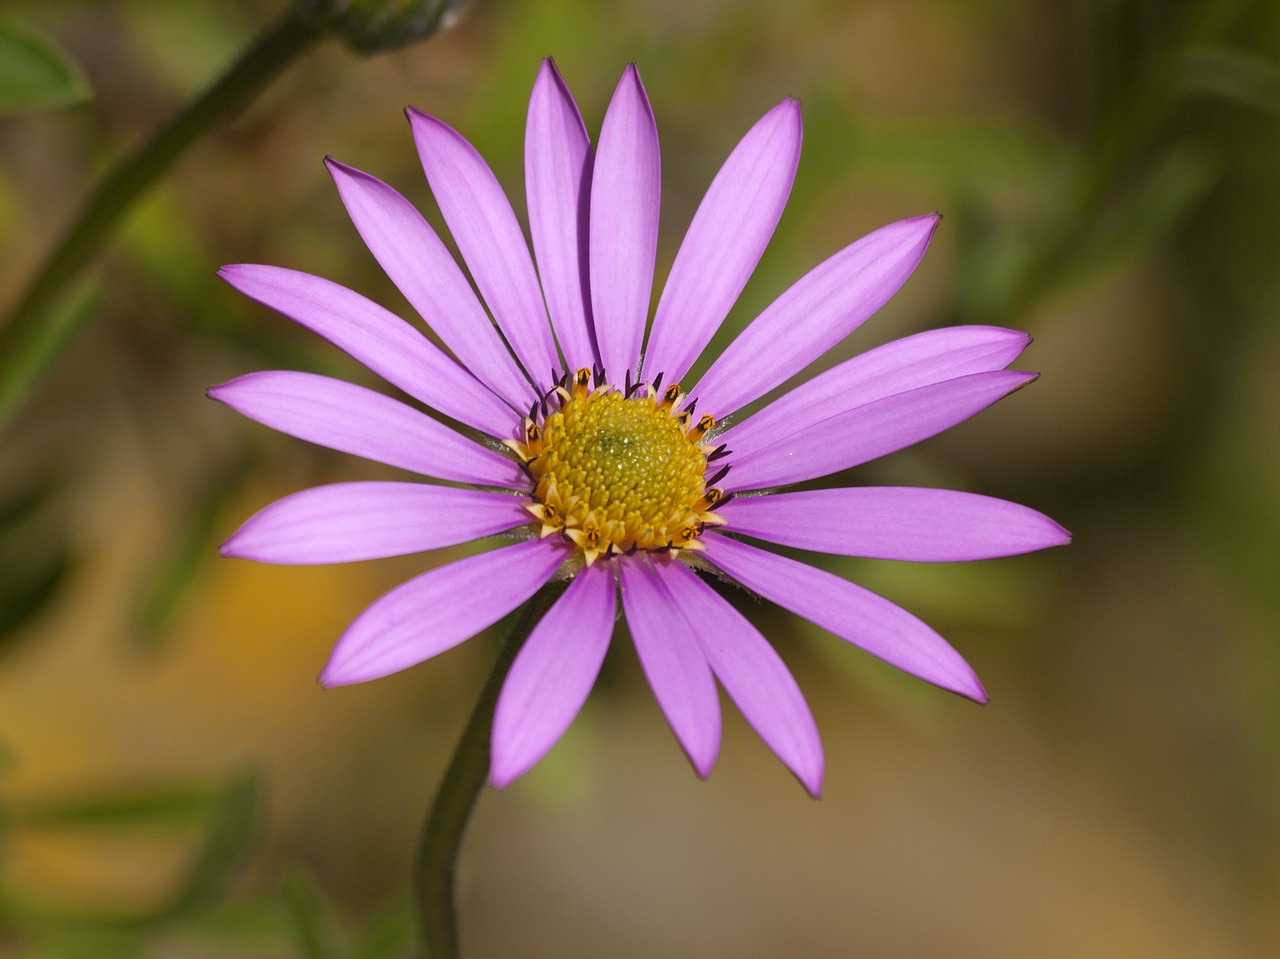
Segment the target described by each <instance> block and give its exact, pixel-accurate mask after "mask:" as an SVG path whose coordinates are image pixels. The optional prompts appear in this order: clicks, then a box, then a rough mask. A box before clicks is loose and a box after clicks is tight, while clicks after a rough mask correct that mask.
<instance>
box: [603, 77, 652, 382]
mask: <svg viewBox="0 0 1280 959" xmlns="http://www.w3.org/2000/svg"><path fill="white" fill-rule="evenodd" d="M661 167H662V164H661V158H660V156H659V154H658V128H657V126H656V125H655V124H654V122H653V111H652V110H651V109H650V108H649V98H648V97H647V96H645V92H644V87H643V85H641V83H640V72H639V71H638V70H637V69H636V68H635V66H634V65H632V66H629V67H627V69H626V72H625V73H623V75H622V80H621V81H619V83H618V88H617V90H615V91H614V94H613V99H612V100H611V101H610V103H609V109H608V110H607V111H606V112H605V116H604V124H603V126H602V127H601V130H600V146H599V149H598V151H597V153H596V161H595V167H594V168H593V171H592V174H591V237H590V248H591V262H590V266H591V312H592V315H593V317H594V322H595V333H596V344H597V346H599V348H600V360H601V362H602V363H603V364H604V368H605V372H606V373H607V375H608V377H609V379H610V381H611V382H614V383H621V382H623V381H624V380H625V379H626V373H627V371H628V370H630V371H631V373H632V375H634V374H635V371H636V366H637V364H638V362H639V359H640V344H641V343H642V342H643V340H644V326H645V322H646V320H648V318H649V297H650V294H651V293H652V291H653V261H654V259H655V257H656V256H657V251H658V204H659V200H660V197H661V188H662V187H661V180H662V172H661Z"/></svg>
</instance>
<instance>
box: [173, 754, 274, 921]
mask: <svg viewBox="0 0 1280 959" xmlns="http://www.w3.org/2000/svg"><path fill="white" fill-rule="evenodd" d="M257 806H258V783H257V778H256V777H255V776H253V775H252V774H245V775H243V776H239V777H237V778H235V779H233V780H231V782H229V783H227V785H226V786H224V787H223V790H222V793H221V795H220V796H218V797H217V799H216V800H215V810H214V816H213V821H212V822H211V823H210V825H209V831H208V833H207V834H206V836H205V841H204V845H203V847H202V848H201V849H200V851H199V852H198V853H197V854H196V858H195V861H194V862H193V863H192V866H191V870H190V872H188V874H187V879H186V882H185V883H184V884H183V887H182V889H181V890H180V891H179V892H178V894H177V895H176V896H175V897H174V899H173V900H172V902H171V904H170V906H169V907H168V908H167V909H166V910H165V911H164V913H163V917H164V918H176V917H178V916H181V915H186V914H189V913H190V912H192V911H195V910H198V909H200V908H202V907H205V906H208V905H210V904H212V903H214V902H217V901H218V900H220V899H221V897H222V896H223V895H224V894H225V893H226V891H227V887H228V886H229V885H230V882H231V879H232V875H233V874H234V872H235V870H236V869H237V868H238V867H239V866H240V864H241V863H242V862H243V861H244V859H245V857H246V856H247V855H248V853H249V851H250V847H251V846H252V844H253V841H254V840H255V839H256V838H257Z"/></svg>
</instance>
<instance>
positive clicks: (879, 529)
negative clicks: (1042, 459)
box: [718, 486, 1071, 563]
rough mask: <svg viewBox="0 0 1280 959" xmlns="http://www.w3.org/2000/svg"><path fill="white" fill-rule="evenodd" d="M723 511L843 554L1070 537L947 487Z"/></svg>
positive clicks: (942, 552) (1015, 508)
mask: <svg viewBox="0 0 1280 959" xmlns="http://www.w3.org/2000/svg"><path fill="white" fill-rule="evenodd" d="M718 512H719V513H720V514H721V515H722V516H724V518H725V519H726V520H727V521H728V528H729V529H731V530H732V531H733V532H734V533H740V534H743V535H745V536H752V537H755V538H756V539H763V540H767V541H768V542H771V543H778V544H780V545H782V546H794V547H796V548H798V549H811V550H816V551H818V552H821V553H836V554H839V555H842V556H866V557H870V558H873V559H897V560H910V561H914V562H921V563H953V562H964V561H967V560H975V559H993V558H995V557H999V556H1014V555H1017V554H1018V553H1029V552H1032V551H1033V550H1037V549H1046V548H1048V547H1050V546H1062V545H1064V544H1065V543H1068V542H1070V540H1071V534H1070V533H1068V532H1067V531H1066V530H1065V529H1063V528H1062V527H1061V526H1059V525H1058V524H1057V523H1055V522H1054V521H1053V520H1051V519H1049V517H1047V516H1045V515H1044V514H1043V513H1038V512H1036V511H1035V510H1033V509H1030V508H1028V507H1026V506H1022V505H1019V504H1018V503H1010V502H1008V501H1007V500H1002V499H996V498H994V497H991V496H980V495H978V494H976V493H962V492H958V491H956V490H945V489H917V488H913V487H900V486H865V487H855V488H851V489H826V490H805V491H801V492H794V493H776V494H773V495H771V496H749V497H741V496H740V497H738V498H737V499H735V500H733V501H732V502H730V503H726V504H725V505H724V506H723V507H722V508H721V509H720V510H718Z"/></svg>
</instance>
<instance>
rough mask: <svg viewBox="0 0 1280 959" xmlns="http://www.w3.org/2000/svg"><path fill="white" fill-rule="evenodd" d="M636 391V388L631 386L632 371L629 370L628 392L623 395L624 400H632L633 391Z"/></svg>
mask: <svg viewBox="0 0 1280 959" xmlns="http://www.w3.org/2000/svg"><path fill="white" fill-rule="evenodd" d="M634 389H635V387H634V386H632V385H631V371H630V370H627V382H626V390H625V391H624V392H623V394H622V397H623V399H627V400H629V399H631V391H632V390H634Z"/></svg>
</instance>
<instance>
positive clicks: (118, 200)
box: [0, 0, 463, 429]
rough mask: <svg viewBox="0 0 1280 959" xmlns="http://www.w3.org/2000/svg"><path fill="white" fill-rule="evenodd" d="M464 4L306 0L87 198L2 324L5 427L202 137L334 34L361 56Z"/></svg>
mask: <svg viewBox="0 0 1280 959" xmlns="http://www.w3.org/2000/svg"><path fill="white" fill-rule="evenodd" d="M462 2H463V0H300V2H298V3H296V4H294V6H293V7H291V8H290V10H289V11H288V12H287V13H286V14H285V15H284V16H283V17H282V18H281V19H280V20H279V21H278V22H277V23H276V24H275V25H274V26H272V27H270V28H268V29H267V30H266V32H264V33H263V34H262V35H261V36H260V37H259V38H258V39H257V40H255V41H254V42H253V43H252V44H251V45H250V46H249V47H248V48H247V49H246V50H245V51H244V53H243V54H242V55H241V57H240V59H239V60H237V61H236V62H235V63H234V64H233V65H232V67H231V69H229V70H228V71H227V72H226V73H225V74H224V75H223V76H222V77H221V78H220V79H218V80H217V81H216V82H215V83H214V84H213V86H211V87H209V89H208V90H206V91H205V92H204V93H203V94H201V95H200V96H199V97H198V98H197V99H196V100H194V101H193V102H192V103H191V104H190V105H189V106H188V107H187V108H186V109H185V110H183V111H182V112H181V113H179V114H178V115H177V116H176V117H174V119H173V120H172V121H170V123H169V124H168V125H167V126H165V127H163V128H162V129H161V130H160V131H159V132H158V133H157V134H156V135H155V136H154V137H153V138H152V139H151V140H150V141H149V142H147V143H146V144H144V145H143V146H142V148H141V149H139V150H138V151H137V152H136V153H134V154H133V155H132V156H130V157H127V158H126V159H124V160H122V161H120V163H119V164H118V165H117V166H116V167H115V168H114V169H113V170H112V171H111V172H110V173H109V174H108V175H107V177H106V179H105V180H103V181H102V182H101V183H100V184H99V185H98V187H97V189H95V190H94V191H93V193H91V194H90V196H89V198H88V199H87V200H86V201H85V205H84V207H83V209H82V210H81V211H80V215H79V216H78V217H77V218H76V221H75V222H74V223H73V224H72V226H71V228H70V229H69V230H68V231H67V233H66V235H65V236H64V237H63V239H62V242H61V243H60V244H59V245H58V246H57V247H56V248H55V249H54V250H53V252H52V253H50V254H49V257H48V259H46V260H45V262H44V265H43V266H42V267H41V268H40V271H39V272H38V273H37V274H36V276H35V279H34V280H33V281H32V282H31V285H30V286H28V287H27V290H26V292H25V294H24V295H23V296H22V299H21V300H20V301H19V302H18V305H17V306H16V307H15V308H14V310H13V312H12V314H11V315H10V316H9V318H8V320H7V321H6V322H5V323H4V324H3V326H0V429H3V428H4V426H5V425H6V424H7V423H8V422H9V420H10V419H12V417H13V415H14V413H15V412H16V411H17V408H18V406H19V405H20V404H21V403H22V401H23V400H24V399H25V398H26V396H27V395H28V394H29V393H30V391H31V389H32V388H33V387H34V386H35V384H36V383H37V382H38V380H39V379H40V378H41V377H42V376H43V375H44V373H45V372H47V370H48V369H49V368H50V367H52V366H53V364H54V363H55V362H56V361H57V359H58V357H59V356H60V355H61V354H62V352H63V351H64V350H65V349H66V347H67V346H68V345H69V344H70V343H71V341H72V340H73V339H74V338H75V335H76V334H77V333H78V332H79V331H80V329H81V328H82V327H83V326H84V325H85V323H86V322H87V321H88V319H89V317H90V316H92V314H93V312H94V310H93V309H92V308H91V307H86V306H85V305H84V304H85V303H86V302H87V299H88V298H87V296H86V290H85V288H84V287H83V286H82V285H81V284H79V283H77V282H76V280H77V277H78V276H79V274H80V272H81V271H82V270H83V269H84V268H85V267H86V266H87V265H88V264H89V262H90V261H91V260H92V259H93V257H94V256H95V255H96V254H97V252H98V250H99V249H100V248H101V247H102V245H103V243H104V242H105V241H106V240H107V238H108V237H109V236H110V235H111V233H112V231H113V230H114V229H115V228H116V226H117V225H118V224H119V222H120V220H121V218H122V217H123V216H124V215H125V214H126V213H127V212H128V211H129V210H130V208H131V207H132V206H133V204H134V203H135V202H136V201H137V200H138V199H139V197H141V196H142V195H143V194H144V193H145V192H146V191H147V189H148V188H150V187H151V186H152V184H154V183H155V182H156V181H157V180H159V179H160V177H162V176H163V175H164V174H165V173H166V172H167V171H168V170H169V168H170V167H171V166H173V164H174V162H175V161H176V160H177V159H178V158H179V157H180V156H181V155H182V154H183V153H184V152H185V151H186V149H187V148H188V147H189V146H191V144H192V143H193V142H195V140H196V139H198V138H199V137H200V135H201V134H203V133H205V132H206V131H208V130H210V129H212V128H213V127H214V126H216V125H218V124H219V123H221V122H222V121H224V120H226V119H228V118H230V117H231V116H233V115H235V114H236V113H238V112H239V111H240V110H241V109H242V108H243V107H244V106H245V105H246V104H248V103H249V102H250V101H251V100H252V99H253V98H254V97H255V96H256V95H257V94H258V93H259V92H260V91H261V90H262V89H263V88H265V87H266V86H267V84H269V83H270V82H271V81H272V80H273V79H275V77H276V76H277V74H279V73H281V72H282V71H283V70H284V69H285V68H286V67H288V66H289V65H290V64H292V63H293V61H295V60H296V59H297V58H298V57H299V56H300V55H301V54H302V53H304V52H305V51H307V50H308V49H309V48H310V47H311V46H312V45H313V44H315V42H316V41H317V40H320V39H321V38H322V37H324V36H325V35H326V34H327V33H330V32H332V33H334V34H336V35H338V36H341V37H342V38H343V39H344V40H345V41H346V42H347V44H348V45H349V46H351V47H352V48H354V49H356V50H359V51H361V52H373V51H377V50H385V49H390V48H392V47H395V46H399V45H402V44H405V43H410V42H413V41H415V40H419V39H422V38H423V37H426V36H429V35H431V34H432V33H434V32H435V31H436V30H438V29H440V28H442V27H446V26H448V25H449V24H450V23H452V22H453V20H454V19H456V17H457V14H458V12H459V9H460V8H461V6H462Z"/></svg>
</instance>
